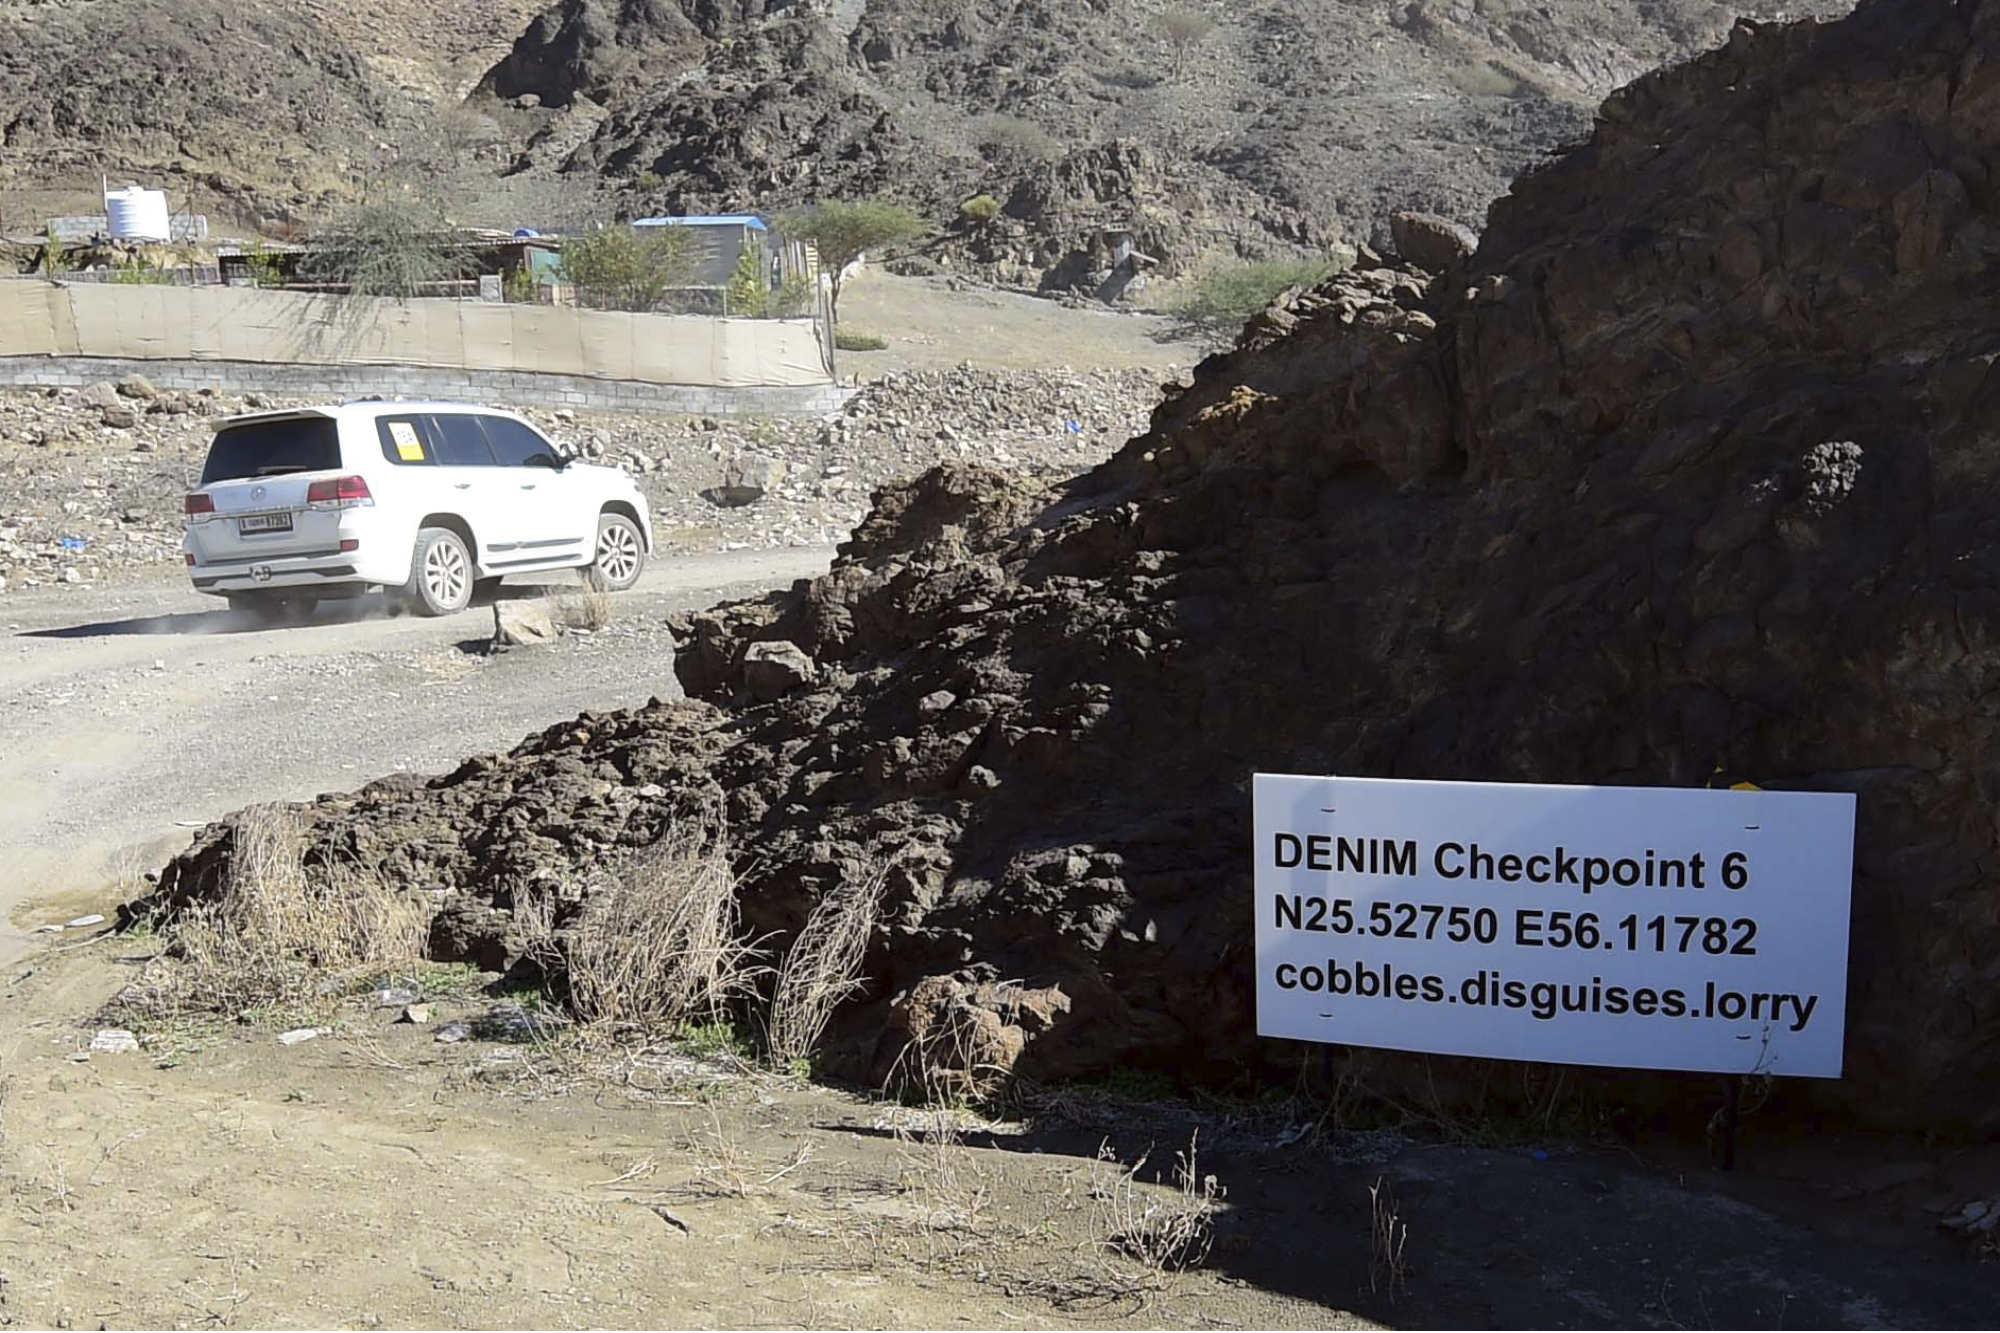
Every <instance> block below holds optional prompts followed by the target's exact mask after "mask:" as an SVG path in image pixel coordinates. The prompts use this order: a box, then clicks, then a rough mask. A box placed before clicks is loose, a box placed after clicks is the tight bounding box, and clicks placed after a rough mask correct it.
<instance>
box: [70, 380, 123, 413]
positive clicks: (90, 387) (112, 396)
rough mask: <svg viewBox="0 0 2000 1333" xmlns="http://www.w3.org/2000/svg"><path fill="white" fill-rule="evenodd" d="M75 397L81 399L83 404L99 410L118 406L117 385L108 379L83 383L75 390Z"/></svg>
mask: <svg viewBox="0 0 2000 1333" xmlns="http://www.w3.org/2000/svg"><path fill="white" fill-rule="evenodd" d="M77 397H78V398H79V399H81V400H82V402H83V404H84V406H86V407H94V408H97V409H98V410H100V411H102V410H103V409H105V408H108V407H117V406H119V401H118V399H119V393H118V386H117V385H116V384H113V383H112V382H111V381H110V380H98V381H97V382H95V383H93V384H87V385H85V386H84V387H83V388H82V389H79V390H78V391H77Z"/></svg>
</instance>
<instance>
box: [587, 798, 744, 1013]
mask: <svg viewBox="0 0 2000 1333" xmlns="http://www.w3.org/2000/svg"><path fill="white" fill-rule="evenodd" d="M563 952H564V956H565V960H566V962H567V965H568V973H569V992H570V998H569V1002H570V1008H571V1009H572V1010H573V1011H574V1012H575V1014H576V1016H577V1017H578V1018H580V1019H582V1020H583V1021H584V1022H586V1023H609V1024H627V1025H633V1026H640V1027H656V1026H657V1027H665V1028H678V1027H680V1026H681V1025H683V1024H685V1023H690V1022H712V1021H717V1020H720V1019H722V1018H724V1017H725V1016H726V1015H727V1014H728V1011H729V1007H730V1005H731V1003H732V1002H734V1001H736V1000H737V999H739V998H740V997H742V996H744V995H746V994H748V993H749V992H750V991H751V990H752V989H753V988H754V986H755V983H756V980H757V977H758V975H759V972H760V969H759V968H758V967H757V965H756V964H757V959H758V957H759V954H758V951H757V949H756V947H755V946H754V945H753V944H751V943H750V942H749V941H747V940H745V939H744V938H743V935H742V921H741V918H740V916H739V914H738V910H737V905H736V872H735V869H734V868H733V867H732V866H731V864H730V860H729V844H728V840H727V838H726V837H725V836H724V835H723V833H722V832H721V831H720V830H719V829H714V828H712V827H710V826H708V825H705V824H704V823H702V822H700V821H684V822H682V823H677V824H675V825H674V826H673V827H671V828H670V829H669V830H668V831H667V834H666V836H664V837H663V838H661V839H660V841H659V842H658V843H656V844H654V846H653V849H652V851H651V852H650V853H649V854H648V855H647V856H646V857H645V858H644V859H642V860H640V861H639V862H637V863H636V864H634V865H632V866H630V867H628V868H627V869H626V870H625V871H624V872H623V873H621V874H619V875H618V876H617V877H616V878H615V879H614V880H613V881H612V882H610V883H609V884H606V885H605V886H603V887H602V888H600V889H599V890H598V891H597V892H595V893H593V894H591V895H589V896H588V898H587V899H586V900H585V902H584V906H583V910H582V913H581V914H580V915H579V917H578V918H577V921H576V924H575V925H574V927H572V928H571V929H570V931H569V933H568V938H567V940H566V942H565V944H564V949H563Z"/></svg>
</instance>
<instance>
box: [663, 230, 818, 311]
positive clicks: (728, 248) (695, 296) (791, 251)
mask: <svg viewBox="0 0 2000 1333" xmlns="http://www.w3.org/2000/svg"><path fill="white" fill-rule="evenodd" d="M632 225H633V226H634V227H686V228H688V229H689V230H690V231H692V232H693V233H694V235H695V238H696V239H695V243H694V247H693V250H694V272H693V274H692V275H691V276H690V278H689V280H688V287H687V289H686V291H685V293H684V294H683V304H685V305H688V306H700V307H703V308H706V309H708V310H710V311H711V313H714V314H721V315H727V314H731V313H733V312H732V311H730V309H729V308H728V306H729V302H728V291H729V283H730V280H731V279H732V278H734V277H735V276H736V266H737V265H738V264H740V263H742V262H743V256H744V254H745V253H750V254H754V255H755V256H756V257H757V263H758V271H759V272H761V273H763V274H765V275H766V280H767V281H768V282H769V284H770V289H771V290H772V291H777V290H779V289H780V288H782V287H784V286H785V285H786V284H787V283H790V282H792V281H794V280H798V279H803V280H805V281H807V282H817V281H818V279H819V254H818V252H817V251H815V250H814V249H813V248H812V246H810V245H807V244H806V243H804V242H803V241H788V240H786V239H784V238H783V237H781V236H779V235H777V234H776V233H775V232H773V231H772V229H771V224H770V223H768V222H766V221H765V220H764V219H763V218H761V217H758V216H757V215H756V214H754V213H716V214H710V215H706V216H699V217H658V218H638V219H636V220H634V221H633V223H632ZM687 298H692V299H687Z"/></svg>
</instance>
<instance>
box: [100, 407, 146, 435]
mask: <svg viewBox="0 0 2000 1333" xmlns="http://www.w3.org/2000/svg"><path fill="white" fill-rule="evenodd" d="M100 416H101V419H102V420H103V422H104V424H105V425H107V426H110V427H112V428H114V429H116V430H130V429H132V428H133V427H134V426H136V425H138V424H139V414H138V413H137V412H135V411H133V410H132V409H131V408H129V407H107V408H104V409H102V411H101V413H100Z"/></svg>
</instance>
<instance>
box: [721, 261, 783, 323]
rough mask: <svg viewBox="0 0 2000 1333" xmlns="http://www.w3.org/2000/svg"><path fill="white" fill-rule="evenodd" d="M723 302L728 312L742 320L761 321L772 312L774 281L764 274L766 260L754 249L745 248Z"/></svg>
mask: <svg viewBox="0 0 2000 1333" xmlns="http://www.w3.org/2000/svg"><path fill="white" fill-rule="evenodd" d="M723 299H724V300H725V301H726V302H727V305H726V307H725V309H726V310H727V312H728V313H729V314H731V315H735V316H737V317H739V318H741V319H762V318H763V317H764V316H765V315H767V314H769V313H770V312H771V280H770V279H769V278H768V277H766V276H765V274H764V257H763V255H762V254H761V253H760V252H759V251H758V250H757V249H756V248H755V247H754V246H745V247H744V249H743V253H742V254H741V255H739V256H737V259H736V271H735V272H734V273H731V274H730V275H729V286H728V287H727V288H726V289H725V290H724V293H723Z"/></svg>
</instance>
